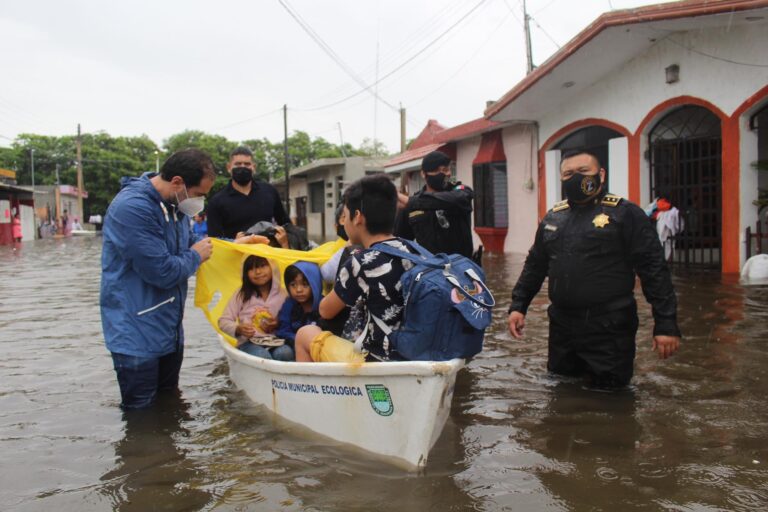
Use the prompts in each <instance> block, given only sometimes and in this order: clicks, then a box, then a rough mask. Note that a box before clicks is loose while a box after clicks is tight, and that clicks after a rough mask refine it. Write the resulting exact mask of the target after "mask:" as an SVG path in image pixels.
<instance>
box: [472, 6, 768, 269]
mask: <svg viewBox="0 0 768 512" xmlns="http://www.w3.org/2000/svg"><path fill="white" fill-rule="evenodd" d="M766 50H768V1H765V0H714V1H713V0H687V1H682V2H675V3H667V4H661V5H652V6H647V7H642V8H638V9H627V10H621V11H613V12H609V13H606V14H603V15H602V16H600V17H599V18H597V19H596V20H595V21H594V22H593V23H592V24H591V25H589V26H588V27H587V28H586V29H584V30H583V31H582V32H581V33H579V34H578V35H577V36H576V37H575V38H573V39H572V40H571V41H569V42H568V43H567V44H566V45H565V46H563V47H562V48H561V49H560V50H559V51H558V52H557V53H555V54H554V55H553V56H552V57H551V58H550V59H549V60H547V61H546V62H545V63H543V64H542V65H541V66H539V67H538V68H536V69H535V70H534V71H533V72H531V73H530V74H529V75H528V76H526V77H525V78H524V79H523V80H522V81H521V82H520V83H518V84H517V85H516V86H514V87H513V88H512V89H511V90H510V91H509V92H508V93H507V94H505V95H504V96H503V97H502V98H501V99H499V100H498V101H497V102H495V103H493V104H492V105H491V106H489V107H488V108H487V110H486V112H485V116H486V119H487V120H490V121H495V122H498V123H501V124H502V125H504V126H509V127H507V128H504V129H503V130H504V132H505V133H507V132H508V131H511V130H516V131H518V132H519V131H520V130H524V128H523V127H525V126H529V127H531V126H532V127H535V131H536V135H535V136H532V137H531V138H530V141H531V143H532V144H533V147H532V149H534V151H533V152H532V154H531V165H532V170H533V171H534V175H535V176H534V179H533V185H534V188H535V190H536V196H537V201H536V203H537V213H538V217H539V218H540V217H542V216H543V215H544V214H545V212H546V211H547V209H548V208H550V207H551V206H552V204H553V203H554V202H556V201H558V200H559V199H560V198H561V195H560V186H559V174H558V171H559V158H560V153H561V151H564V150H568V149H576V148H583V149H590V150H591V151H593V152H596V153H597V154H598V155H599V156H600V157H601V159H602V160H603V164H604V166H605V167H606V169H607V170H608V175H609V188H610V190H611V191H612V192H613V193H616V194H619V195H622V196H624V197H626V198H628V199H629V200H631V201H633V202H635V203H638V204H640V205H645V204H647V203H649V202H650V201H651V200H652V199H653V198H655V197H657V196H659V195H665V196H668V197H669V198H670V199H671V200H672V203H673V204H674V205H675V206H677V207H678V208H679V210H680V211H681V212H682V214H683V217H684V218H685V221H686V228H685V231H684V233H683V235H681V237H680V239H679V240H678V242H677V247H676V251H675V260H676V261H677V262H680V263H683V264H689V265H703V266H710V267H715V268H720V269H721V271H722V272H725V273H733V272H738V271H739V269H740V266H741V264H743V262H744V256H745V252H746V243H747V242H748V241H747V240H746V239H745V231H746V228H747V227H749V226H754V225H755V223H756V221H757V209H756V207H755V206H754V205H753V201H754V200H755V199H756V198H757V194H758V188H759V187H763V188H765V187H767V186H768V173H765V172H763V173H758V172H757V171H756V169H755V168H754V163H755V162H756V161H757V160H768V51H766ZM514 140H517V139H514ZM511 144H512V139H508V138H506V137H505V138H504V145H505V149H509V148H508V146H509V145H511ZM521 149H522V148H518V147H516V148H515V149H511V150H508V151H507V154H508V155H510V154H514V155H515V157H518V155H523V154H525V153H526V151H524V150H523V151H521ZM508 158H509V157H508ZM516 159H517V158H516ZM512 175H513V174H512V173H509V176H510V177H511V176H512ZM518 186H519V184H515V183H512V182H511V181H510V182H508V187H509V189H510V194H511V191H512V190H513V189H514V188H515V187H518ZM518 208H527V204H526V203H525V202H522V203H520V205H519V206H518V205H517V204H513V203H512V202H510V218H512V217H515V216H517V215H516V214H515V213H513V212H517V210H518ZM520 218H525V216H524V215H521V216H520ZM525 221H526V222H527V219H526V220H525ZM511 232H512V229H511V227H510V233H511ZM531 240H532V237H531V239H530V240H529V243H530V241H531ZM504 248H505V250H511V249H513V248H516V245H515V244H510V243H508V242H507V243H505V245H504Z"/></svg>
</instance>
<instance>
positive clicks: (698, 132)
mask: <svg viewBox="0 0 768 512" xmlns="http://www.w3.org/2000/svg"><path fill="white" fill-rule="evenodd" d="M650 157H651V173H650V178H651V188H650V190H651V197H654V198H657V197H665V198H666V199H668V200H669V201H670V202H671V203H672V206H674V207H676V208H677V209H678V210H679V219H680V223H679V225H678V227H679V228H680V232H679V233H678V234H677V235H675V236H673V237H671V238H670V239H668V240H667V241H666V242H665V245H666V247H665V249H666V251H667V254H668V258H669V261H670V262H672V263H674V264H678V265H682V266H686V267H706V268H710V267H712V268H719V267H720V260H721V249H722V237H721V230H722V179H721V176H722V138H721V131H720V119H719V118H718V117H717V116H715V115H714V114H713V113H712V112H710V111H709V110H707V109H705V108H703V107H698V106H685V107H682V108H680V109H677V110H675V111H673V112H671V113H670V114H668V115H667V116H665V117H664V118H663V119H662V120H661V121H659V122H658V123H657V124H656V126H655V127H654V128H653V130H652V131H651V133H650Z"/></svg>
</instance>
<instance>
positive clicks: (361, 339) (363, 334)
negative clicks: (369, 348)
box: [355, 310, 392, 353]
mask: <svg viewBox="0 0 768 512" xmlns="http://www.w3.org/2000/svg"><path fill="white" fill-rule="evenodd" d="M371 320H373V321H374V322H375V323H376V325H378V326H379V329H381V330H382V332H383V333H384V337H385V338H387V339H389V335H390V334H392V329H391V328H390V327H389V326H388V325H387V324H385V323H384V321H383V320H381V319H380V318H378V317H376V316H373V315H372V314H371V311H370V310H368V319H367V320H366V322H365V327H364V328H363V332H361V333H360V336H358V337H357V338H356V339H355V352H358V353H365V352H366V351H365V350H363V342H364V341H365V337H366V336H367V335H368V326H369V325H371Z"/></svg>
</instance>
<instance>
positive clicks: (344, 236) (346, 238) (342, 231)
mask: <svg viewBox="0 0 768 512" xmlns="http://www.w3.org/2000/svg"><path fill="white" fill-rule="evenodd" d="M336 234H337V235H338V237H339V238H341V239H342V240H344V241H345V242H349V236H347V230H346V229H344V224H339V225H337V226H336Z"/></svg>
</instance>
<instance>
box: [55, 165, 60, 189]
mask: <svg viewBox="0 0 768 512" xmlns="http://www.w3.org/2000/svg"><path fill="white" fill-rule="evenodd" d="M59 167H60V165H59V164H58V163H57V164H56V184H57V185H60V184H61V183H60V181H59Z"/></svg>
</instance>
